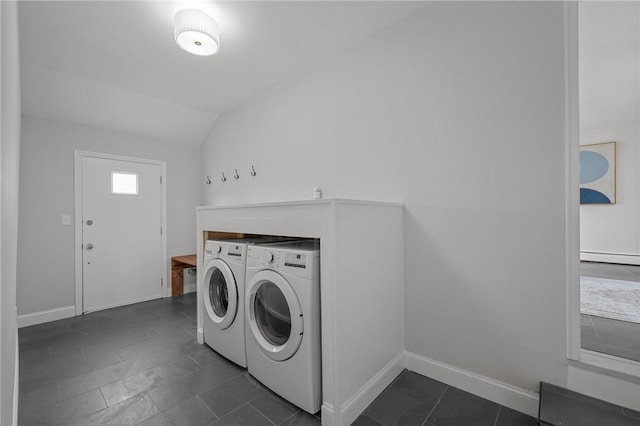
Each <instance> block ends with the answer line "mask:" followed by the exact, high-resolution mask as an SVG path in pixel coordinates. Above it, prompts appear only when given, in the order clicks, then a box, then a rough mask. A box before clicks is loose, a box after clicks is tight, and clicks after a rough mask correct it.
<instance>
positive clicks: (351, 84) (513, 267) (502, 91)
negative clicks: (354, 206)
mask: <svg viewBox="0 0 640 426" xmlns="http://www.w3.org/2000/svg"><path fill="white" fill-rule="evenodd" d="M563 19H564V17H563V4H562V3H560V2H466V3H458V2H452V3H444V2H442V3H437V2H434V3H429V4H428V5H427V6H426V7H425V8H424V9H422V10H420V11H418V12H417V13H415V14H414V15H412V16H410V17H408V18H407V19H405V20H403V21H400V22H399V23H397V24H395V25H393V26H391V27H388V28H387V29H385V30H383V31H381V32H380V33H378V34H376V35H374V36H373V37H371V38H369V39H368V40H365V41H364V42H362V43H360V44H359V45H357V46H355V47H354V48H351V49H349V50H347V51H345V52H343V54H340V55H338V56H336V57H334V58H332V59H331V60H329V61H327V62H325V63H323V64H321V65H319V66H315V67H313V68H311V69H309V70H307V71H306V72H303V73H301V74H299V75H297V76H296V77H294V78H292V79H290V80H288V81H286V82H284V83H282V84H280V85H278V86H276V87H274V88H272V89H271V90H268V91H267V92H265V93H263V94H262V95H260V96H259V97H257V98H255V99H253V100H251V101H250V102H248V103H246V104H244V105H242V106H240V107H238V108H237V109H235V110H234V111H231V112H229V113H227V114H224V115H222V116H221V117H220V118H219V119H218V121H217V122H216V124H215V126H214V128H213V130H212V132H211V134H210V135H209V137H208V139H207V141H206V142H205V144H204V145H203V148H202V174H203V175H211V176H212V180H213V183H212V184H211V185H204V184H203V185H202V200H203V202H204V203H205V204H237V203H245V202H262V201H280V200H295V199H307V198H311V191H312V187H313V186H314V185H318V186H320V187H321V188H322V190H323V192H324V196H325V197H344V198H355V199H371V200H386V201H400V202H403V203H404V205H405V217H404V224H405V231H404V240H405V245H404V249H405V250H404V251H405V285H406V289H405V297H406V299H405V300H406V323H405V325H406V339H405V346H406V349H407V350H408V351H410V352H414V353H416V354H419V355H421V356H424V357H428V358H431V359H435V360H438V361H440V362H445V363H447V364H450V365H453V366H456V367H458V368H462V369H465V370H468V371H471V372H474V373H476V374H480V375H484V376H488V377H489V378H493V379H496V380H499V381H502V382H506V383H508V384H511V385H514V386H516V387H519V388H523V389H526V390H531V391H535V390H537V387H538V384H539V381H540V380H545V381H548V382H552V383H556V384H560V385H562V384H564V383H566V375H567V369H566V359H565V332H564V328H565V284H564V282H565V279H564V262H565V260H564V258H565V250H564V234H565V233H564V231H565V220H564V203H565V199H564V190H565V187H564V179H565V178H564V173H565V159H564V147H565V143H564V131H565V129H564V123H565V122H564V91H565V83H564V52H563V46H564V21H563ZM251 165H255V168H256V171H257V173H258V174H257V176H256V177H251V176H249V170H250V166H251ZM235 168H238V171H239V172H240V175H241V177H240V179H239V180H234V179H233V178H231V177H230V176H231V175H232V174H233V171H234V169H235ZM222 171H224V172H225V173H226V175H227V177H228V178H229V179H228V181H227V182H226V183H222V182H220V180H219V176H220V172H222ZM384 249H385V244H384V241H380V250H384ZM354 315H357V308H355V309H354ZM342 320H348V319H342ZM372 333H375V330H372ZM380 337H381V338H384V336H380Z"/></svg>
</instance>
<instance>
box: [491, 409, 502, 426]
mask: <svg viewBox="0 0 640 426" xmlns="http://www.w3.org/2000/svg"><path fill="white" fill-rule="evenodd" d="M501 411H502V406H501V405H500V404H498V412H497V413H496V420H495V421H494V422H493V426H496V425H497V424H498V419H499V418H500V412H501Z"/></svg>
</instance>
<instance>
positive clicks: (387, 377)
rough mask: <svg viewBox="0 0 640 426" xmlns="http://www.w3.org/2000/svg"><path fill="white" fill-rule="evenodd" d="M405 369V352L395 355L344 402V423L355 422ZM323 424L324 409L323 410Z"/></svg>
mask: <svg viewBox="0 0 640 426" xmlns="http://www.w3.org/2000/svg"><path fill="white" fill-rule="evenodd" d="M404 369H405V352H404V351H402V352H400V353H399V354H398V355H396V356H395V358H393V359H392V360H391V361H389V363H388V364H387V365H385V366H384V367H383V368H382V370H380V371H379V372H378V373H377V374H376V375H375V376H373V377H372V378H371V379H370V380H369V381H368V382H367V383H365V384H364V386H362V387H361V388H360V389H359V390H358V391H357V392H356V393H355V394H354V395H352V396H351V398H349V399H348V400H347V402H345V403H344V404H342V408H341V410H340V417H341V418H342V424H343V425H350V424H351V423H353V422H354V421H355V420H356V419H357V418H358V416H359V415H360V414H362V412H364V410H365V409H366V408H367V407H368V406H369V405H370V404H371V403H372V402H373V401H374V400H375V399H376V398H377V397H378V395H380V394H381V393H382V392H383V391H384V390H385V388H386V387H387V386H389V385H390V384H391V383H392V382H393V381H394V379H395V378H396V377H398V375H399V374H400V373H402V370H404ZM322 414H323V422H322V423H323V424H325V423H324V411H323V413H322Z"/></svg>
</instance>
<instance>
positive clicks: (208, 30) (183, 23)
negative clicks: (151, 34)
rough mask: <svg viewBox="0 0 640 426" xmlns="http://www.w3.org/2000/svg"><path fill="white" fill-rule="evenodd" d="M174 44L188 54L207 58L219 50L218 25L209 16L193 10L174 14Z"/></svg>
mask: <svg viewBox="0 0 640 426" xmlns="http://www.w3.org/2000/svg"><path fill="white" fill-rule="evenodd" d="M174 30H175V37H176V43H178V46H180V47H181V48H183V49H184V50H186V51H187V52H189V53H193V54H194V55H199V56H209V55H213V54H216V53H218V50H220V31H219V29H218V23H217V22H216V21H214V20H213V18H211V17H210V16H209V15H207V14H205V13H204V12H201V11H199V10H195V9H185V10H181V11H180V12H178V13H176V16H175V19H174Z"/></svg>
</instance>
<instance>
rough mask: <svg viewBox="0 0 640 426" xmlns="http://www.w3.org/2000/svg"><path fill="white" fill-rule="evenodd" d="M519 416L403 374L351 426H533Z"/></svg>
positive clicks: (411, 375)
mask: <svg viewBox="0 0 640 426" xmlns="http://www.w3.org/2000/svg"><path fill="white" fill-rule="evenodd" d="M537 424H538V422H537V421H536V420H535V419H533V418H532V417H529V416H527V415H524V414H522V413H519V412H517V411H514V410H511V409H509V408H507V407H503V406H501V405H498V404H496V403H494V402H491V401H488V400H486V399H483V398H480V397H478V396H475V395H472V394H470V393H468V392H464V391H462V390H460V389H457V388H454V387H451V386H447V385H445V384H444V383H441V382H438V381H436V380H433V379H430V378H428V377H424V376H421V375H419V374H416V373H414V372H411V371H408V370H405V371H403V372H402V374H400V376H398V377H397V378H396V380H395V381H394V382H393V383H392V384H391V385H390V386H388V387H387V389H385V391H384V392H383V393H382V394H381V395H380V396H379V397H378V398H377V399H376V400H375V401H373V403H371V405H370V406H369V407H367V409H366V410H365V411H364V413H362V415H361V416H360V417H358V419H357V420H356V421H355V422H354V423H353V425H354V426H380V425H382V426H392V425H394V426H395V425H406V426H410V425H417V426H418V425H424V426H440V425H445V426H536V425H537Z"/></svg>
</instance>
